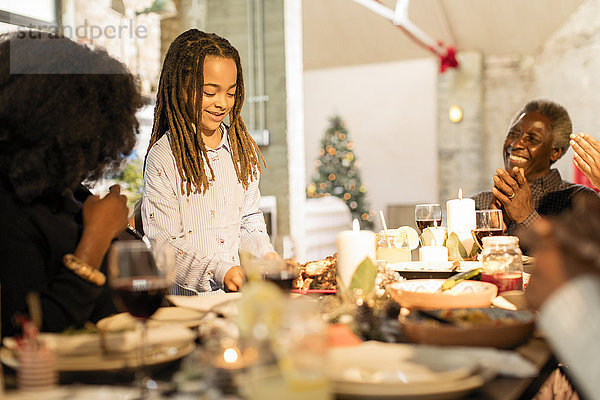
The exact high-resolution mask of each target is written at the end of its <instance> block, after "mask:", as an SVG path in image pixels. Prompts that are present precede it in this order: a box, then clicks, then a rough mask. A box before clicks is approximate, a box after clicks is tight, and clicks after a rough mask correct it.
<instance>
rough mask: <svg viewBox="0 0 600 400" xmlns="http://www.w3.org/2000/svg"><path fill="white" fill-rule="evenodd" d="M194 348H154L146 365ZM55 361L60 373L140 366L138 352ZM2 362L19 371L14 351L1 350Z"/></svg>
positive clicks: (176, 345) (185, 345) (190, 344)
mask: <svg viewBox="0 0 600 400" xmlns="http://www.w3.org/2000/svg"><path fill="white" fill-rule="evenodd" d="M194 347H195V344H194V342H193V341H188V342H182V343H174V344H163V345H158V346H152V347H151V348H149V349H148V351H147V352H146V358H145V360H146V365H158V364H163V363H167V362H170V361H175V360H178V359H180V358H182V357H184V356H186V355H188V354H189V353H191V352H192V350H194ZM55 360H56V370H57V371H58V372H85V371H114V370H122V369H133V368H136V367H137V366H139V360H138V352H137V351H131V352H126V353H102V352H100V353H98V354H90V355H80V356H73V357H69V356H66V355H65V356H56V358H55ZM0 361H2V364H4V365H6V366H8V367H10V368H12V369H15V370H18V369H19V359H18V357H17V355H16V353H15V351H14V349H10V348H7V347H2V348H0Z"/></svg>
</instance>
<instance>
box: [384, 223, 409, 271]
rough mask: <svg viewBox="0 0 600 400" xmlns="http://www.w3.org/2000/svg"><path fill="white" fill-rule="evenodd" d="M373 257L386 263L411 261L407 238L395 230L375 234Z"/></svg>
mask: <svg viewBox="0 0 600 400" xmlns="http://www.w3.org/2000/svg"><path fill="white" fill-rule="evenodd" d="M375 253H376V254H375V257H376V258H377V260H383V261H385V262H387V263H400V262H406V261H412V257H411V251H410V247H409V244H408V236H407V235H402V234H400V233H398V230H396V229H388V230H381V231H379V232H378V233H377V246H376V252H375Z"/></svg>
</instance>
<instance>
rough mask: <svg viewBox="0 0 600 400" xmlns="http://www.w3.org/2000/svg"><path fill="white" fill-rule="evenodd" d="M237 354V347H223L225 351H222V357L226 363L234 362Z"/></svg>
mask: <svg viewBox="0 0 600 400" xmlns="http://www.w3.org/2000/svg"><path fill="white" fill-rule="evenodd" d="M238 356H239V355H238V352H237V349H235V348H231V347H230V348H228V349H225V351H224V352H223V359H224V360H225V362H226V363H228V364H231V363H234V362H236V361H237V360H238Z"/></svg>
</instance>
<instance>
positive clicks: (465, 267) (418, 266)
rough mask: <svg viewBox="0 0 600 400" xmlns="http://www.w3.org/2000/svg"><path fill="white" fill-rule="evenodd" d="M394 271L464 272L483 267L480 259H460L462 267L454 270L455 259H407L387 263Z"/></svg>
mask: <svg viewBox="0 0 600 400" xmlns="http://www.w3.org/2000/svg"><path fill="white" fill-rule="evenodd" d="M387 266H388V267H390V268H391V269H392V270H393V271H406V272H419V271H423V272H450V271H456V272H464V271H470V270H472V269H474V268H479V267H481V262H480V261H460V267H459V268H458V269H456V270H453V269H452V268H453V267H454V265H453V261H406V262H401V263H393V264H387Z"/></svg>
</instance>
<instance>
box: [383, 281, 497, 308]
mask: <svg viewBox="0 0 600 400" xmlns="http://www.w3.org/2000/svg"><path fill="white" fill-rule="evenodd" d="M443 282H444V279H411V280H406V281H401V282H395V283H393V284H392V285H391V289H390V291H391V294H392V297H393V298H394V299H395V300H396V301H397V302H398V303H400V305H401V306H402V307H406V308H420V309H429V310H434V309H441V308H468V307H489V306H490V304H491V303H492V299H493V298H494V297H496V294H497V293H498V288H497V287H496V285H494V284H492V283H489V282H480V281H462V282H459V283H458V284H457V285H456V286H455V287H453V288H452V289H450V290H445V291H443V292H437V290H438V288H440V287H441V286H442V283H443Z"/></svg>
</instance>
